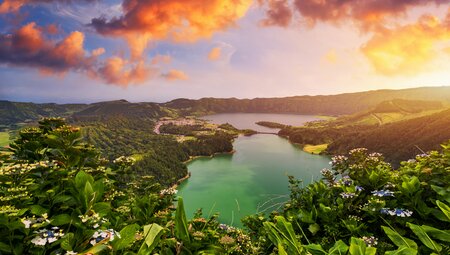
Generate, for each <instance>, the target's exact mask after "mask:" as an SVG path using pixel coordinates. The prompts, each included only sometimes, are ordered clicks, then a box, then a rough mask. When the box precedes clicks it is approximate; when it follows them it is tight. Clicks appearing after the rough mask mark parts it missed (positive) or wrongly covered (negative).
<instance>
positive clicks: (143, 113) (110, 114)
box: [71, 100, 168, 121]
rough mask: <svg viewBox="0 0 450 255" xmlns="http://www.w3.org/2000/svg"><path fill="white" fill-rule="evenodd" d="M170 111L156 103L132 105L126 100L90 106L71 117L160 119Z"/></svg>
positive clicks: (95, 119) (90, 119)
mask: <svg viewBox="0 0 450 255" xmlns="http://www.w3.org/2000/svg"><path fill="white" fill-rule="evenodd" d="M167 115H168V111H167V110H166V109H164V108H163V107H161V106H160V105H158V104H156V103H130V102H128V101H126V100H117V101H107V102H100V103H94V104H90V105H88V106H87V107H85V108H84V109H83V110H81V111H79V112H76V113H74V114H72V115H71V119H72V120H74V121H98V120H107V119H110V118H115V117H119V116H120V117H133V118H140V119H158V118H160V117H163V116H167Z"/></svg>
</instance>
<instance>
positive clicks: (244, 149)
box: [178, 114, 330, 226]
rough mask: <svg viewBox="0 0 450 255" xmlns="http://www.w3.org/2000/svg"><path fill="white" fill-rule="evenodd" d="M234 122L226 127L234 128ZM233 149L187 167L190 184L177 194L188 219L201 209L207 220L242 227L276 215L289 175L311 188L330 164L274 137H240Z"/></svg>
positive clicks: (261, 135) (204, 158)
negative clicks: (251, 219) (213, 217)
mask: <svg viewBox="0 0 450 255" xmlns="http://www.w3.org/2000/svg"><path fill="white" fill-rule="evenodd" d="M236 115H240V114H236ZM256 115H258V114H256ZM277 115H278V114H277ZM240 117H241V116H240ZM300 117H304V116H300ZM255 118H256V117H255ZM231 119H232V118H230V120H229V121H227V122H229V123H231V124H233V121H232V120H231ZM303 119H304V118H303ZM303 119H302V120H303ZM306 119H309V120H311V119H313V118H312V117H310V118H306ZM261 120H267V119H261ZM271 121H274V120H273V119H272V120H271ZM240 128H242V127H240ZM233 146H234V150H235V153H234V154H221V155H217V156H214V157H211V158H210V157H203V158H198V159H195V160H193V161H191V162H190V163H188V169H189V171H190V172H191V174H192V175H191V178H189V179H188V180H186V181H185V182H183V183H182V184H181V185H180V186H179V192H178V195H179V196H181V197H183V199H184V201H185V206H186V213H187V215H188V217H192V216H193V214H194V213H195V211H196V210H197V209H198V208H202V209H203V213H204V216H208V215H209V214H210V213H211V214H212V213H216V212H218V213H219V220H220V221H221V222H222V223H226V224H230V225H234V226H242V224H241V222H240V219H241V218H243V217H244V216H247V215H250V214H254V213H257V212H271V211H273V210H276V209H279V208H280V206H281V204H282V203H283V202H285V201H287V200H288V198H289V189H288V177H287V176H288V175H292V176H295V177H296V178H298V179H301V180H303V182H304V183H305V184H308V183H310V182H311V181H312V180H317V179H319V178H320V177H321V176H320V170H322V169H323V168H326V167H328V166H329V164H328V162H329V161H330V159H329V157H326V156H319V155H311V154H308V153H305V152H303V151H302V150H301V148H299V147H298V146H296V145H293V144H291V143H289V142H288V141H287V140H286V139H284V138H281V137H278V136H276V135H270V134H258V135H253V136H250V137H245V136H240V137H239V138H237V139H236V140H235V142H234V144H233Z"/></svg>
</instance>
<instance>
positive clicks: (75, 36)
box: [0, 0, 450, 103]
mask: <svg viewBox="0 0 450 255" xmlns="http://www.w3.org/2000/svg"><path fill="white" fill-rule="evenodd" d="M449 70H450V0H414V1H410V0H369V1H363V0H349V1H335V0H255V1H253V0H208V1H206V0H165V1H160V0H150V1H149V0H146V1H144V0H80V1H57V0H3V1H0V77H1V81H0V99H6V100H14V101H33V102H59V103H62V102H94V101H102V100H114V99H126V100H129V101H155V102H162V101H168V100H171V99H174V98H180V97H184V98H201V97H237V98H255V97H280V96H293V95H318V94H337V93H344V92H356V91H366V90H376V89H401V88H409V87H421V86H445V85H450V72H449Z"/></svg>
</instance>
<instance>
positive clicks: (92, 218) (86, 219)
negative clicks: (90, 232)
mask: <svg viewBox="0 0 450 255" xmlns="http://www.w3.org/2000/svg"><path fill="white" fill-rule="evenodd" d="M78 218H80V219H81V222H83V223H87V224H89V225H90V226H92V227H93V228H98V227H100V226H101V225H103V224H105V223H106V222H108V219H106V218H102V217H100V215H99V214H98V213H96V212H93V211H90V212H89V213H88V214H85V215H78Z"/></svg>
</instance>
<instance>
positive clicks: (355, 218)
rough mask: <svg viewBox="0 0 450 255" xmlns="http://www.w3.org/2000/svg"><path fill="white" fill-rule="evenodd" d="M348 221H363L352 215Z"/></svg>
mask: <svg viewBox="0 0 450 255" xmlns="http://www.w3.org/2000/svg"><path fill="white" fill-rule="evenodd" d="M348 219H349V220H353V221H362V218H361V217H359V216H356V215H350V216H348Z"/></svg>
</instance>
